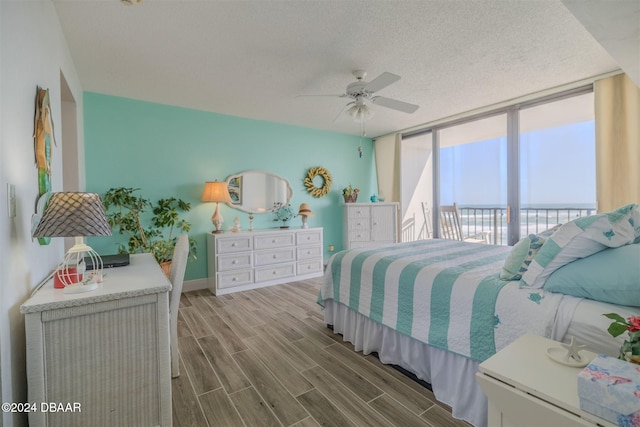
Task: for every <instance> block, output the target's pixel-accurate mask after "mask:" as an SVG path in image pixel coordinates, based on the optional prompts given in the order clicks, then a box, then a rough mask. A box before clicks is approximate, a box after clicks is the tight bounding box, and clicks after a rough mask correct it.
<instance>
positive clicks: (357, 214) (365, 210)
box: [348, 206, 371, 218]
mask: <svg viewBox="0 0 640 427" xmlns="http://www.w3.org/2000/svg"><path fill="white" fill-rule="evenodd" d="M348 209H349V218H369V217H370V216H371V209H370V208H369V206H349V208H348Z"/></svg>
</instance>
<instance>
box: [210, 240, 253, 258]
mask: <svg viewBox="0 0 640 427" xmlns="http://www.w3.org/2000/svg"><path fill="white" fill-rule="evenodd" d="M216 244H217V245H218V248H217V252H218V253H219V254H225V253H229V252H240V251H250V250H251V249H253V241H252V239H251V236H234V237H230V238H223V239H218V240H217V241H216Z"/></svg>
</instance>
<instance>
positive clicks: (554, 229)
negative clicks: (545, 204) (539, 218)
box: [538, 224, 562, 239]
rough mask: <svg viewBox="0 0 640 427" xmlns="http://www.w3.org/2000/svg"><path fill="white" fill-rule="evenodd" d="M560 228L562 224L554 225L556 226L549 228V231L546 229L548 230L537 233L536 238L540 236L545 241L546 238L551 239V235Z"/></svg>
mask: <svg viewBox="0 0 640 427" xmlns="http://www.w3.org/2000/svg"><path fill="white" fill-rule="evenodd" d="M560 227H562V224H556V225H554V226H553V227H551V228H550V229H548V230H544V231H541V232H540V233H538V236H540V237H544V238H545V239H546V238H547V237H551V235H552V234H553V233H555V232H556V231H558V229H559V228H560Z"/></svg>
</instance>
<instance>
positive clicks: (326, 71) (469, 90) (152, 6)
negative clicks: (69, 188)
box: [53, 0, 619, 137]
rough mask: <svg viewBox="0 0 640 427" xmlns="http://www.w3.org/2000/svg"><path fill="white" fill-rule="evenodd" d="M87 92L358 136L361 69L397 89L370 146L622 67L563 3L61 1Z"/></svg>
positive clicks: (371, 125)
mask: <svg viewBox="0 0 640 427" xmlns="http://www.w3.org/2000/svg"><path fill="white" fill-rule="evenodd" d="M53 3H54V4H55V7H56V10H57V12H58V15H59V17H60V22H61V24H62V28H63V31H64V33H65V36H66V38H67V42H68V44H69V47H70V50H71V55H72V57H73V60H74V63H75V66H76V69H77V71H78V74H79V77H80V81H81V82H82V85H83V89H84V90H86V91H92V92H98V93H104V94H109V95H116V96H123V97H128V98H134V99H139V100H144V101H150V102H158V103H162V104H169V105H175V106H182V107H187V108H194V109H199V110H205V111H212V112H217V113H221V114H229V115H235V116H242V117H249V118H253V119H259V120H267V121H273V122H280V123H288V124H293V125H299V126H305V127H311V128H317V129H328V130H335V131H338V132H344V133H352V134H357V133H358V132H359V126H358V125H357V124H356V123H354V122H353V121H352V120H351V119H350V118H349V117H348V116H343V117H341V118H340V119H338V120H336V121H335V122H334V118H335V117H336V115H337V114H338V113H339V112H340V111H341V110H342V108H343V107H344V105H345V104H346V103H347V102H348V100H347V99H344V98H332V97H302V98H300V97H296V95H299V94H341V93H344V91H345V88H346V86H347V84H349V83H351V82H352V81H354V78H353V76H352V75H351V72H352V71H353V70H355V69H365V70H367V71H368V73H369V74H368V78H367V79H368V80H370V79H372V78H375V77H376V76H378V75H379V74H380V73H382V72H384V71H388V72H392V73H395V74H398V75H400V76H402V79H401V80H400V81H399V82H397V83H394V84H393V85H391V86H388V87H387V88H385V89H383V90H381V91H380V92H378V94H379V95H382V96H386V97H390V98H395V99H398V100H401V101H405V102H410V103H413V104H418V105H420V108H419V109H418V111H416V112H415V113H413V114H405V113H401V112H396V111H393V110H390V109H387V108H384V107H381V106H374V109H375V111H376V112H375V115H374V117H373V118H372V119H371V120H370V121H368V122H367V124H366V132H367V135H368V136H371V137H375V136H378V135H382V134H386V133H390V132H393V131H397V130H402V129H407V128H410V127H413V126H416V125H419V124H422V123H427V122H430V121H433V120H437V119H440V118H443V117H447V116H450V115H453V114H458V113H461V112H465V111H469V110H472V109H475V108H479V107H483V106H486V105H491V104H494V103H497V102H502V101H505V100H509V99H512V98H516V97H519V96H522V95H526V94H530V93H534V92H537V91H540V90H544V89H548V88H552V87H555V86H559V85H563V84H566V83H570V82H574V81H578V80H581V79H585V78H588V77H592V76H595V75H598V74H601V73H605V72H609V71H612V70H616V69H618V68H619V66H618V64H617V63H616V62H615V61H614V60H613V59H612V58H611V56H609V54H608V53H607V52H606V51H605V50H604V49H603V48H602V47H601V46H600V44H598V43H597V42H596V41H595V40H594V38H593V37H592V36H591V34H590V33H589V32H588V31H587V30H586V29H585V28H584V27H583V26H582V25H581V24H580V22H579V21H578V20H577V19H576V18H575V17H574V16H573V15H572V14H571V13H570V12H569V11H568V10H567V8H566V7H565V6H564V5H563V4H562V2H561V1H560V0H481V1H462V0H443V1H437V0H430V1H427V0H422V1H372V0H365V1H356V0H344V1H319V0H308V1H284V0H280V1H269V0H260V1H257V0H251V1H214V0H211V1H206V0H181V1H179V0H143V1H142V2H141V3H139V4H137V5H134V6H124V5H122V4H121V3H120V1H118V0H75V1H72V0H53Z"/></svg>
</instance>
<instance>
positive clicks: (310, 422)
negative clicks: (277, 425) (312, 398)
mask: <svg viewBox="0 0 640 427" xmlns="http://www.w3.org/2000/svg"><path fill="white" fill-rule="evenodd" d="M319 425H320V424H318V423H317V422H316V420H314V419H313V417H307V418H305V419H304V420H302V421H298V422H297V423H295V424H293V425H291V427H319Z"/></svg>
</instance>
